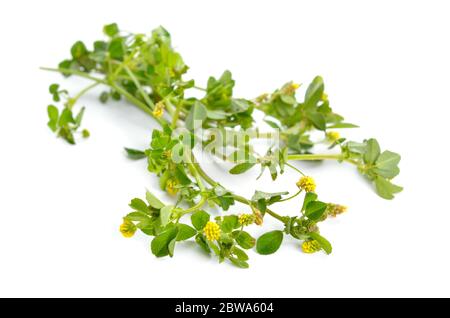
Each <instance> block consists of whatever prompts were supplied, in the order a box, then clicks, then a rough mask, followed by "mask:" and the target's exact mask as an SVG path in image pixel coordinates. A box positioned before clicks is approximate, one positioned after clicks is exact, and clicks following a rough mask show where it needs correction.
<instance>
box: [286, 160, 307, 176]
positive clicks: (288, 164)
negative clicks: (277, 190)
mask: <svg viewBox="0 0 450 318" xmlns="http://www.w3.org/2000/svg"><path fill="white" fill-rule="evenodd" d="M285 165H286V166H288V167H289V168H291V169H294V170H295V171H297V172H298V173H300V174H301V175H302V176H304V175H305V174H304V173H303V172H302V171H301V170H300V169H298V168H297V167H294V166H293V165H291V164H290V163H289V162H285Z"/></svg>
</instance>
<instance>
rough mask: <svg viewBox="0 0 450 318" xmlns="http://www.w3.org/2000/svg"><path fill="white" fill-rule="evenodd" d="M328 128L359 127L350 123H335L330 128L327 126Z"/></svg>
mask: <svg viewBox="0 0 450 318" xmlns="http://www.w3.org/2000/svg"><path fill="white" fill-rule="evenodd" d="M328 128H359V126H358V125H355V124H350V123H336V124H333V125H331V126H328Z"/></svg>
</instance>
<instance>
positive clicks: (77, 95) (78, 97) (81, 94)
mask: <svg viewBox="0 0 450 318" xmlns="http://www.w3.org/2000/svg"><path fill="white" fill-rule="evenodd" d="M100 84H101V83H100V82H94V83H92V84H91V85H88V86H86V87H85V88H83V89H82V90H81V91H79V92H78V94H76V95H75V96H74V97H73V98H71V99H70V108H72V107H73V105H75V104H76V102H77V101H78V99H80V97H81V96H83V95H84V94H86V93H87V92H88V91H89V90H91V89H92V88H94V87H96V86H98V85H100Z"/></svg>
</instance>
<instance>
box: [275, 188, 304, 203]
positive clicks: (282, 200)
mask: <svg viewBox="0 0 450 318" xmlns="http://www.w3.org/2000/svg"><path fill="white" fill-rule="evenodd" d="M301 192H302V190H299V191H298V192H297V193H296V194H294V195H291V196H290V197H288V198H284V199H281V200H280V201H278V202H284V201H288V200H290V199H293V198H295V197H296V196H298V195H299V194H300V193H301Z"/></svg>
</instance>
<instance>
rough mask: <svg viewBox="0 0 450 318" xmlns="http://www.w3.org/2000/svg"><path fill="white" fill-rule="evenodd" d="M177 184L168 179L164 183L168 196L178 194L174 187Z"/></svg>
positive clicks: (173, 180)
mask: <svg viewBox="0 0 450 318" xmlns="http://www.w3.org/2000/svg"><path fill="white" fill-rule="evenodd" d="M177 185H178V182H177V181H176V180H175V179H169V180H167V183H166V191H167V193H169V194H170V195H175V194H177V192H178V188H177V187H176V186H177Z"/></svg>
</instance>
